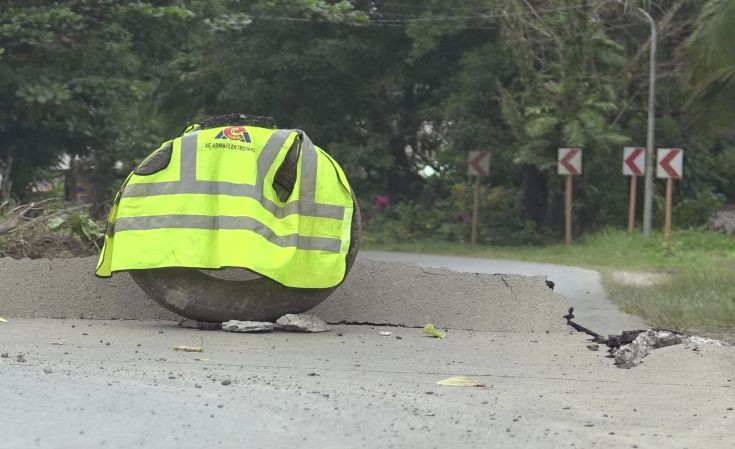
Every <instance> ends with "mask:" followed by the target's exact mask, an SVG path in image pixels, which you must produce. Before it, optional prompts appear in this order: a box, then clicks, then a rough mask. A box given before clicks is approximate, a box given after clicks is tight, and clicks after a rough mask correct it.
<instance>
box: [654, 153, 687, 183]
mask: <svg viewBox="0 0 735 449" xmlns="http://www.w3.org/2000/svg"><path fill="white" fill-rule="evenodd" d="M683 174H684V150H682V149H681V148H659V149H658V164H657V165H656V177H657V178H674V179H679V178H681V177H682V175H683Z"/></svg>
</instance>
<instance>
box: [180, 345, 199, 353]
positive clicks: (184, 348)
mask: <svg viewBox="0 0 735 449" xmlns="http://www.w3.org/2000/svg"><path fill="white" fill-rule="evenodd" d="M174 351H184V352H204V348H202V347H201V346H184V345H181V346H174Z"/></svg>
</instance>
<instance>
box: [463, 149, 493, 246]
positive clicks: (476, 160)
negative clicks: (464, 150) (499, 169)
mask: <svg viewBox="0 0 735 449" xmlns="http://www.w3.org/2000/svg"><path fill="white" fill-rule="evenodd" d="M467 174H468V175H470V176H474V177H475V192H474V195H473V196H474V198H473V204H472V236H471V240H470V241H471V242H472V244H473V245H474V244H475V243H477V219H478V215H479V213H480V178H481V177H483V176H488V175H489V174H490V152H489V151H470V154H469V158H468V164H467Z"/></svg>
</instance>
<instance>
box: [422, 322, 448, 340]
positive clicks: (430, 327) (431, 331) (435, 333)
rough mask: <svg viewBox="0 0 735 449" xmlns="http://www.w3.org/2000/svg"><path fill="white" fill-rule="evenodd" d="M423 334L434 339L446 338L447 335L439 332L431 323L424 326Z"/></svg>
mask: <svg viewBox="0 0 735 449" xmlns="http://www.w3.org/2000/svg"><path fill="white" fill-rule="evenodd" d="M424 333H425V334H427V335H430V336H432V337H434V338H447V333H446V332H442V331H440V330H439V329H437V328H436V326H434V325H433V324H432V323H429V324H427V325H426V326H424Z"/></svg>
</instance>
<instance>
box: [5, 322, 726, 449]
mask: <svg viewBox="0 0 735 449" xmlns="http://www.w3.org/2000/svg"><path fill="white" fill-rule="evenodd" d="M383 330H388V331H391V332H392V335H391V336H389V337H383V336H380V335H379V334H378V332H379V331H383ZM396 337H401V339H397V338H396ZM58 343H63V344H62V345H59V344H58ZM200 344H201V345H202V346H203V347H204V352H203V353H184V352H175V351H173V349H172V348H173V347H174V346H177V345H196V346H198V345H200ZM585 344H586V340H585V338H584V336H582V335H580V334H570V333H568V332H551V333H549V334H546V333H545V332H542V333H538V332H472V331H462V330H450V331H449V335H448V338H447V339H446V340H437V339H433V338H429V337H424V336H423V335H422V334H421V331H420V330H419V329H407V328H392V327H370V326H336V327H335V329H334V330H333V331H332V332H329V333H323V334H289V333H279V332H276V333H272V334H230V333H225V332H219V331H197V330H192V329H183V328H178V327H176V325H175V323H173V322H162V321H159V322H151V321H145V322H142V321H91V320H43V319H33V320H21V319H14V320H11V321H10V322H9V323H7V324H3V325H0V353H2V352H5V353H8V355H9V357H8V358H0V378H2V379H3V381H2V382H1V383H0V403H2V404H4V406H3V407H0V423H2V426H0V427H1V428H2V445H1V446H2V447H4V448H5V447H7V448H10V449H15V448H28V447H38V448H55V449H56V448H61V449H65V448H75V449H76V448H80V449H85V448H90V449H98V448H100V447H106V448H130V447H145V448H154V449H155V448H170V447H177V448H182V449H189V448H192V449H194V448H196V449H198V448H201V447H212V448H234V447H253V448H261V447H262V448H264V447H268V448H274V449H280V448H283V449H291V448H293V447H294V446H298V447H301V448H306V449H308V448H320V449H321V448H335V449H343V448H356V449H360V448H374V447H386V448H391V447H394V448H407V447H420V448H422V449H432V448H445V447H452V448H487V447H503V448H511V449H513V448H549V447H554V448H556V447H580V448H581V447H584V448H590V447H600V448H603V447H604V448H611V449H616V448H626V449H628V448H631V447H634V446H635V447H639V448H657V447H666V448H674V449H677V448H678V449H683V448H689V449H694V448H707V449H719V448H723V449H724V448H732V447H735V439H733V430H732V429H733V428H735V411H733V407H735V394H734V393H735V391H734V388H735V371H734V370H735V368H734V367H735V353H734V352H733V350H732V348H725V347H717V346H712V345H704V346H702V347H700V348H698V350H697V351H694V350H693V349H694V348H691V347H690V348H686V347H683V346H677V347H669V348H664V349H662V350H659V351H655V352H654V353H652V354H651V355H650V356H649V358H647V359H646V360H645V361H644V363H643V365H641V366H640V367H637V368H635V369H631V370H621V369H618V368H615V367H613V366H612V364H611V363H610V359H608V358H606V357H605V355H606V354H605V353H604V352H602V351H600V352H592V351H589V350H587V349H586V348H585ZM21 353H22V354H24V358H25V360H26V361H25V362H17V361H16V356H17V355H18V354H21ZM202 358H204V359H206V360H200V361H198V360H197V359H202ZM456 375H464V376H470V377H472V378H475V379H477V380H479V381H481V382H482V383H484V384H486V385H487V386H488V388H461V387H441V386H438V385H436V382H437V381H439V380H441V379H444V378H446V377H450V376H456ZM223 381H229V382H223ZM224 384H228V385H224Z"/></svg>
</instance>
